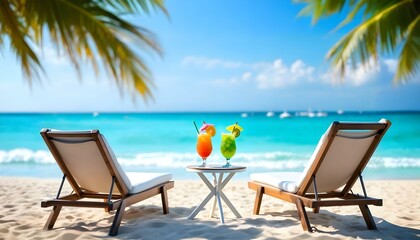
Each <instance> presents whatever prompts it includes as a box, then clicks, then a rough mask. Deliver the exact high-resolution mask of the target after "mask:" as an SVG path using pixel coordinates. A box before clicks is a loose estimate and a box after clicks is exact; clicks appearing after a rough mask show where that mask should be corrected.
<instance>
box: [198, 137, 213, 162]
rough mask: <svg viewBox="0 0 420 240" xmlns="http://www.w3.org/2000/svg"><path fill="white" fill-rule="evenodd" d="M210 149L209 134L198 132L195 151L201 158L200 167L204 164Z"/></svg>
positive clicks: (211, 147)
mask: <svg viewBox="0 0 420 240" xmlns="http://www.w3.org/2000/svg"><path fill="white" fill-rule="evenodd" d="M212 150H213V146H212V144H211V136H210V135H209V134H208V133H199V134H198V135H197V153H198V155H200V157H201V158H202V159H203V164H202V165H201V166H202V167H204V166H206V159H207V157H208V156H210V154H211V151H212Z"/></svg>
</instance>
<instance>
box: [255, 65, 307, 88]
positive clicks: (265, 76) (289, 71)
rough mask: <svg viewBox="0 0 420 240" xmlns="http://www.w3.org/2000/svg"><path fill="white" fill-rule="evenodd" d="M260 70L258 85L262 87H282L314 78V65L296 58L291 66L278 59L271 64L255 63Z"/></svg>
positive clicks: (257, 75) (257, 76)
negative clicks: (308, 64)
mask: <svg viewBox="0 0 420 240" xmlns="http://www.w3.org/2000/svg"><path fill="white" fill-rule="evenodd" d="M255 66H257V68H258V69H259V71H258V72H257V73H256V78H255V80H256V82H257V87H258V88H261V89H267V88H281V87H285V86H289V85H293V84H296V83H298V82H299V81H302V80H303V81H309V80H311V79H313V72H314V71H315V68H314V67H311V66H307V65H306V64H305V63H304V62H303V61H302V60H300V59H299V60H296V61H295V62H294V63H292V64H291V65H290V66H287V65H286V64H284V63H283V61H282V60H281V59H276V60H275V61H274V62H273V63H271V64H262V63H257V64H255Z"/></svg>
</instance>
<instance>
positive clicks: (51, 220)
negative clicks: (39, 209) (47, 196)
mask: <svg viewBox="0 0 420 240" xmlns="http://www.w3.org/2000/svg"><path fill="white" fill-rule="evenodd" d="M61 208H62V206H54V207H53V209H52V210H51V213H50V216H49V217H48V220H47V222H46V223H45V226H44V230H50V229H52V228H53V227H54V224H55V221H56V220H57V217H58V214H60V211H61Z"/></svg>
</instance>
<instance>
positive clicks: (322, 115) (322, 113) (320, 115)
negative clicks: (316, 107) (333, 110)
mask: <svg viewBox="0 0 420 240" xmlns="http://www.w3.org/2000/svg"><path fill="white" fill-rule="evenodd" d="M327 115H328V114H327V113H326V112H321V111H319V112H317V113H316V116H317V117H326V116H327Z"/></svg>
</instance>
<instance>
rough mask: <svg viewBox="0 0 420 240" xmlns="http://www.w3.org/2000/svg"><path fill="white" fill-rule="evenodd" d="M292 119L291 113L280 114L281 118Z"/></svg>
mask: <svg viewBox="0 0 420 240" xmlns="http://www.w3.org/2000/svg"><path fill="white" fill-rule="evenodd" d="M289 117H291V115H290V113H288V112H286V111H284V112H282V113H281V114H280V118H289Z"/></svg>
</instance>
